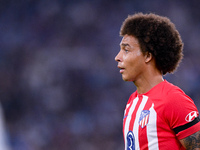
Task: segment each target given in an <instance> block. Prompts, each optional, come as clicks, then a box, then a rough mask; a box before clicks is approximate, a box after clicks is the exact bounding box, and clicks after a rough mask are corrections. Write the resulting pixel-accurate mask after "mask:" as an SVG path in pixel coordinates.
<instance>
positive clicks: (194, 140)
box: [180, 131, 200, 150]
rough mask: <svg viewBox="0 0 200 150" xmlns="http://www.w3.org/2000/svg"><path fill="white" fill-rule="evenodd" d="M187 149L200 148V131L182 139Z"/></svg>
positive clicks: (199, 149) (197, 149) (198, 149)
mask: <svg viewBox="0 0 200 150" xmlns="http://www.w3.org/2000/svg"><path fill="white" fill-rule="evenodd" d="M180 142H181V144H182V145H183V146H184V147H185V148H186V150H200V131H198V132H196V133H194V134H192V135H190V136H188V137H186V138H184V139H181V140H180Z"/></svg>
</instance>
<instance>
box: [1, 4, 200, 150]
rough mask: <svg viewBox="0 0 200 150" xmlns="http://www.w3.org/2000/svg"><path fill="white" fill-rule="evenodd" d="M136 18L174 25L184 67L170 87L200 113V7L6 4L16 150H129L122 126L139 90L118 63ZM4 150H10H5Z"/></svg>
mask: <svg viewBox="0 0 200 150" xmlns="http://www.w3.org/2000/svg"><path fill="white" fill-rule="evenodd" d="M135 12H144V13H148V12H154V13H157V14H160V15H163V16H167V17H169V18H170V19H171V20H172V21H173V22H174V23H175V25H176V27H177V29H178V30H179V32H180V34H181V36H182V39H183V42H184V55H185V56H184V60H183V61H182V63H181V65H180V67H179V68H178V70H177V71H176V72H175V73H174V74H173V75H166V76H165V79H167V80H168V81H170V82H172V83H174V84H175V85H178V86H180V87H181V88H182V89H183V90H184V91H185V92H186V94H188V95H189V96H190V97H191V98H192V99H193V100H194V102H195V104H196V105H197V107H198V109H200V103H199V99H200V67H199V66H200V59H199V58H200V50H199V49H200V41H199V39H200V5H199V1H198V0H190V1H187V0H185V1H184V0H168V1H165V0H151V1H149V0H142V1H136V0H123V1H122V0H121V1H120V0H109V1H108V0H74V1H72V0H71V1H70V0H18V1H14V0H6V1H0V35H1V36H0V102H1V105H2V116H1V119H2V121H3V124H4V130H2V131H3V132H4V133H5V134H2V135H5V138H6V140H7V145H8V146H9V148H10V150H47V149H48V150H79V149H81V150H122V149H123V148H124V143H123V136H122V118H123V111H124V108H125V105H126V102H127V100H128V98H129V96H130V94H131V93H132V92H133V91H134V90H135V86H134V84H133V83H130V82H124V81H122V79H121V74H120V73H119V70H118V68H117V62H115V61H114V57H115V56H116V54H117V53H118V51H119V43H120V41H121V38H120V37H119V29H120V27H121V23H122V22H123V21H124V19H125V18H126V17H127V16H128V14H133V13H135ZM2 150H6V148H5V149H2Z"/></svg>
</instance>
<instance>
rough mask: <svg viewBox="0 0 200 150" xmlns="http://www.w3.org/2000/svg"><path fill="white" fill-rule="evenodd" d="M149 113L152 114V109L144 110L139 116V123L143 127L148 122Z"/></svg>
mask: <svg viewBox="0 0 200 150" xmlns="http://www.w3.org/2000/svg"><path fill="white" fill-rule="evenodd" d="M149 115H150V111H149V110H143V111H142V112H141V114H140V118H139V125H140V126H141V128H144V127H145V126H146V125H147V124H148V122H149Z"/></svg>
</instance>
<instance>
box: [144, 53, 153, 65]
mask: <svg viewBox="0 0 200 150" xmlns="http://www.w3.org/2000/svg"><path fill="white" fill-rule="evenodd" d="M152 59H153V55H152V54H151V53H149V52H146V54H145V62H146V63H148V62H150V61H151V60H152Z"/></svg>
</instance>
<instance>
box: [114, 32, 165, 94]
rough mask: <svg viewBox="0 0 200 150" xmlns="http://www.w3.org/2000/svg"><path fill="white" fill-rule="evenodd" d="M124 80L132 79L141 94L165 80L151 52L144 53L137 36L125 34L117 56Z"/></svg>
mask: <svg viewBox="0 0 200 150" xmlns="http://www.w3.org/2000/svg"><path fill="white" fill-rule="evenodd" d="M115 60H116V61H117V62H118V68H120V73H121V74H122V78H123V80H124V81H132V82H133V83H134V84H135V85H136V87H137V91H138V93H139V94H143V93H146V92H148V91H149V90H150V89H151V88H152V87H154V86H155V85H157V84H158V83H160V82H162V81H163V77H162V74H161V72H160V71H159V70H158V69H157V68H156V66H155V60H154V58H153V56H152V54H151V53H145V54H143V53H142V51H141V48H140V45H139V42H138V40H137V38H135V37H134V36H130V35H125V36H124V37H123V38H122V41H121V43H120V51H119V53H118V54H117V56H116V57H115Z"/></svg>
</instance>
